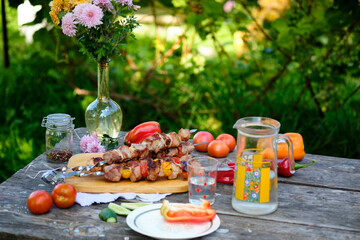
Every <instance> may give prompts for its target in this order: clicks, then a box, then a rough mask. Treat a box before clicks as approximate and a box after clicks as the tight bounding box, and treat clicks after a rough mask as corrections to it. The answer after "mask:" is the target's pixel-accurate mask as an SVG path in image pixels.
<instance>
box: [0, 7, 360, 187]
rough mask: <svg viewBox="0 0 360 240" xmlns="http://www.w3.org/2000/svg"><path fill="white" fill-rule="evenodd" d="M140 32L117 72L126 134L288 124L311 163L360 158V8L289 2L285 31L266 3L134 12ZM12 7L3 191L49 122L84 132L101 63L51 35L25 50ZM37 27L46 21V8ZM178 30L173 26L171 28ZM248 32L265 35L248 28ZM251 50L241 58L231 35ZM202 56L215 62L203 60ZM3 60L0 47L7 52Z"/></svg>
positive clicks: (44, 32) (1, 151)
mask: <svg viewBox="0 0 360 240" xmlns="http://www.w3.org/2000/svg"><path fill="white" fill-rule="evenodd" d="M134 2H136V4H138V5H141V6H142V10H141V11H140V12H139V13H142V14H149V15H152V16H155V19H157V20H156V21H153V22H150V23H146V22H143V23H142V22H141V19H139V20H140V23H141V24H142V28H141V29H140V30H139V31H137V32H135V35H136V37H137V41H135V40H130V39H129V41H128V42H127V45H126V46H127V47H126V48H124V49H123V56H121V57H116V58H113V59H112V62H111V71H110V78H111V80H112V81H111V96H112V98H113V99H115V100H116V101H117V102H118V103H119V105H120V106H121V107H122V109H123V113H124V124H123V130H129V129H131V128H132V127H133V126H135V125H136V124H139V123H141V122H143V121H149V120H157V121H159V122H160V123H161V126H162V130H163V131H165V132H166V131H171V130H174V131H176V130H178V129H179V128H180V127H187V128H197V129H199V130H207V131H210V132H212V133H213V134H214V135H215V137H216V136H217V135H219V134H220V133H223V132H226V133H230V134H232V135H233V136H235V137H236V131H235V130H234V129H233V124H234V123H235V122H236V120H237V119H239V118H241V117H245V116H251V115H256V116H267V117H271V118H274V119H277V120H279V121H280V122H281V124H282V126H281V132H283V133H285V132H299V133H301V134H302V135H303V137H304V142H305V148H306V152H307V153H312V154H321V155H331V156H338V157H345V158H360V144H359V142H360V116H359V112H360V94H359V89H360V81H359V76H360V74H359V73H360V69H359V57H360V47H359V46H360V44H359V42H360V34H359V30H360V27H359V23H360V6H359V1H357V0H348V1H337V0H334V1H330V0H328V1H327V0H325V1H307V0H296V1H290V3H289V8H288V9H286V10H284V11H282V12H281V14H280V17H279V18H277V19H272V20H271V21H270V20H266V18H265V20H264V21H261V20H260V19H259V18H257V17H255V16H254V14H253V13H254V11H253V10H254V9H255V8H256V9H263V8H264V7H263V6H262V5H260V4H259V2H257V1H252V0H251V1H250V0H249V1H245V0H241V1H236V5H235V8H234V9H233V10H232V11H231V12H230V13H226V12H224V11H223V5H224V3H225V0H216V1H214V0H206V1H200V0H190V1H187V0H181V1H171V0H162V1H134ZM20 3H22V1H15V0H14V1H10V4H11V6H9V5H7V6H6V13H7V15H6V17H7V21H8V25H7V28H8V33H9V45H10V61H11V62H10V68H8V69H5V68H4V67H3V66H4V59H3V58H1V59H0V64H1V70H0V71H1V74H0V99H1V106H2V114H1V116H0V123H1V124H0V129H1V130H0V162H1V168H0V179H1V181H3V180H5V179H6V178H8V177H9V176H11V175H12V174H13V173H14V172H16V171H17V170H18V169H20V168H22V167H24V166H25V165H26V164H28V163H29V162H31V161H32V160H33V159H34V158H35V157H37V156H38V155H39V154H41V153H42V152H44V151H45V146H44V144H45V141H44V140H45V139H44V136H45V129H43V128H41V126H40V124H41V120H42V118H43V117H45V116H47V115H49V114H51V113H60V112H64V113H68V114H70V115H71V116H74V117H75V118H76V120H75V125H76V127H85V121H84V112H85V109H86V107H87V105H88V104H89V103H90V102H92V101H93V100H94V98H95V97H96V89H97V88H96V63H95V62H93V61H92V60H90V59H87V58H86V57H85V56H83V55H81V53H79V47H78V45H77V44H76V41H75V40H74V39H71V38H68V37H66V36H65V35H63V34H62V33H61V30H60V29H59V27H51V26H52V25H51V24H50V23H49V25H48V26H47V27H46V28H43V29H41V30H39V31H37V32H36V34H35V35H34V42H33V43H31V44H27V43H25V38H24V36H21V35H20V32H19V29H18V26H17V11H16V8H14V7H17V6H18V5H19V4H20ZM31 3H32V4H33V5H42V9H41V10H40V11H39V12H38V14H37V18H36V20H35V22H34V23H36V22H41V21H42V19H43V18H44V17H45V18H47V19H48V22H50V21H51V20H50V18H49V16H48V12H49V6H48V3H47V2H43V1H40V0H31ZM164 12H165V13H166V14H168V15H173V16H178V17H179V19H182V20H181V21H178V22H176V23H175V25H179V26H180V27H181V29H182V31H183V34H182V35H180V36H179V37H177V36H176V37H172V38H171V37H168V36H166V35H164V34H162V32H164V31H165V32H166V31H169V30H170V29H171V26H170V25H163V24H161V23H160V22H161V21H160V20H159V17H160V16H161V15H162V14H163V13H164ZM172 25H174V24H172ZM250 26H256V27H255V29H256V31H254V28H251V27H250ZM236 31H241V32H242V33H243V34H244V35H243V37H242V39H243V41H244V46H245V48H246V49H247V50H246V51H244V52H243V53H242V54H237V53H236V49H235V48H234V45H233V42H234V40H235V39H234V33H235V32H236ZM199 46H201V47H207V48H211V49H212V51H213V52H214V53H215V54H214V55H212V56H209V57H205V56H203V55H202V54H200V52H199V48H198V47H199ZM0 47H1V49H3V43H1V46H0Z"/></svg>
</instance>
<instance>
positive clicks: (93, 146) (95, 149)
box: [85, 140, 105, 153]
mask: <svg viewBox="0 0 360 240" xmlns="http://www.w3.org/2000/svg"><path fill="white" fill-rule="evenodd" d="M85 152H88V153H102V152H105V147H104V146H101V144H100V143H99V142H98V141H95V140H94V141H92V142H90V143H89V144H88V145H87V149H86V151H85Z"/></svg>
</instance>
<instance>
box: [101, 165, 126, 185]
mask: <svg viewBox="0 0 360 240" xmlns="http://www.w3.org/2000/svg"><path fill="white" fill-rule="evenodd" d="M121 170H122V164H111V165H109V166H105V167H104V173H105V174H104V177H105V179H106V180H108V181H111V182H119V181H120V180H121Z"/></svg>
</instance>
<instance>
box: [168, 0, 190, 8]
mask: <svg viewBox="0 0 360 240" xmlns="http://www.w3.org/2000/svg"><path fill="white" fill-rule="evenodd" d="M171 2H172V4H173V5H174V7H176V8H180V7H186V6H187V3H186V0H172V1H171Z"/></svg>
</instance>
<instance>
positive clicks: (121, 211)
mask: <svg viewBox="0 0 360 240" xmlns="http://www.w3.org/2000/svg"><path fill="white" fill-rule="evenodd" d="M108 208H109V209H111V210H113V211H114V212H115V213H116V214H117V215H122V216H127V215H129V213H130V212H131V211H130V210H129V209H127V208H124V207H122V206H120V205H118V204H116V203H109V205H108Z"/></svg>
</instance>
